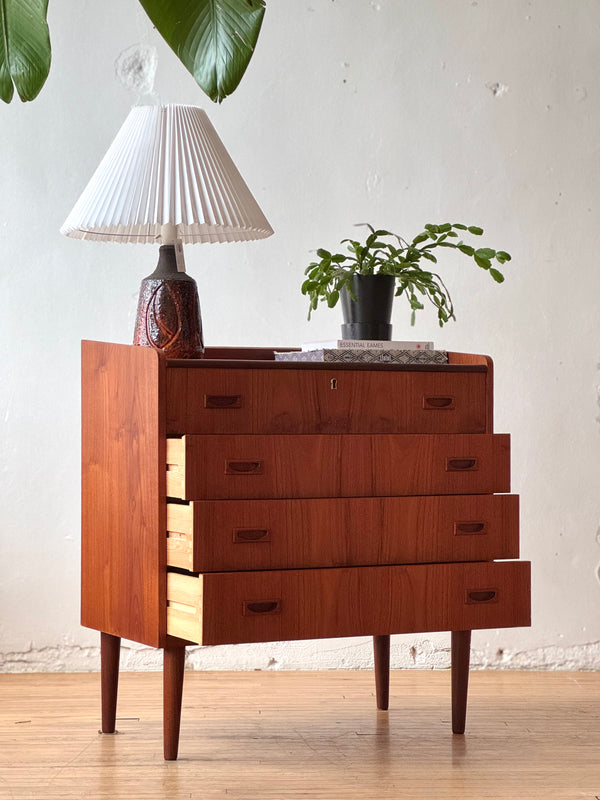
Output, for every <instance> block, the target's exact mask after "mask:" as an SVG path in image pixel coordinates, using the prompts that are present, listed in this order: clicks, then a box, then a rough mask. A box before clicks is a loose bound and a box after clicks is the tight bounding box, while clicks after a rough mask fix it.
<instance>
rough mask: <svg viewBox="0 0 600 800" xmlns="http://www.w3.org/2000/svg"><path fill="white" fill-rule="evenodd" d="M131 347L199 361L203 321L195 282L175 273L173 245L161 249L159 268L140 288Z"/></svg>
mask: <svg viewBox="0 0 600 800" xmlns="http://www.w3.org/2000/svg"><path fill="white" fill-rule="evenodd" d="M133 343H134V344H137V345H142V346H143V347H154V348H155V349H156V350H160V351H161V352H163V353H164V354H165V355H166V356H167V358H201V357H202V354H203V353H204V342H203V339H202V318H201V315H200V301H199V299H198V288H197V286H196V281H195V280H194V279H193V278H191V277H190V276H189V275H186V273H185V272H178V270H177V260H176V257H175V246H174V245H162V246H161V248H160V252H159V257H158V264H157V266H156V269H155V270H154V272H153V273H152V275H148V277H147V278H144V280H143V281H142V285H141V287H140V297H139V301H138V309H137V317H136V322H135V331H134V334H133Z"/></svg>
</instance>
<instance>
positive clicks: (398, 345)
mask: <svg viewBox="0 0 600 800" xmlns="http://www.w3.org/2000/svg"><path fill="white" fill-rule="evenodd" d="M433 349H434V348H433V342H401V341H395V340H394V341H390V340H387V339H331V340H330V341H327V342H305V343H304V344H303V345H302V350H303V351H304V352H305V353H308V352H311V351H312V350H433Z"/></svg>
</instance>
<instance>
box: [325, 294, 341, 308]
mask: <svg viewBox="0 0 600 800" xmlns="http://www.w3.org/2000/svg"><path fill="white" fill-rule="evenodd" d="M339 297H340V293H339V292H337V291H333V292H330V293H329V295H328V296H327V305H328V306H329V308H333V307H334V306H335V304H336V303H337V301H338V300H339Z"/></svg>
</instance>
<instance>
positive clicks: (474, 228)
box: [467, 225, 483, 236]
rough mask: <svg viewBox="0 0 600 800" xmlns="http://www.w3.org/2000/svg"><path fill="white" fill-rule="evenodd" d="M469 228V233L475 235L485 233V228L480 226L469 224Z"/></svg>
mask: <svg viewBox="0 0 600 800" xmlns="http://www.w3.org/2000/svg"><path fill="white" fill-rule="evenodd" d="M467 230H468V231H469V233H472V234H473V236H481V235H482V234H483V228H478V227H477V226H476V225H469V227H468V228H467Z"/></svg>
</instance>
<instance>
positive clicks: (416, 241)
mask: <svg viewBox="0 0 600 800" xmlns="http://www.w3.org/2000/svg"><path fill="white" fill-rule="evenodd" d="M427 239H429V234H428V233H420V234H419V235H418V236H415V238H414V239H413V240H412V244H421V242H424V241H426V240H427Z"/></svg>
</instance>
